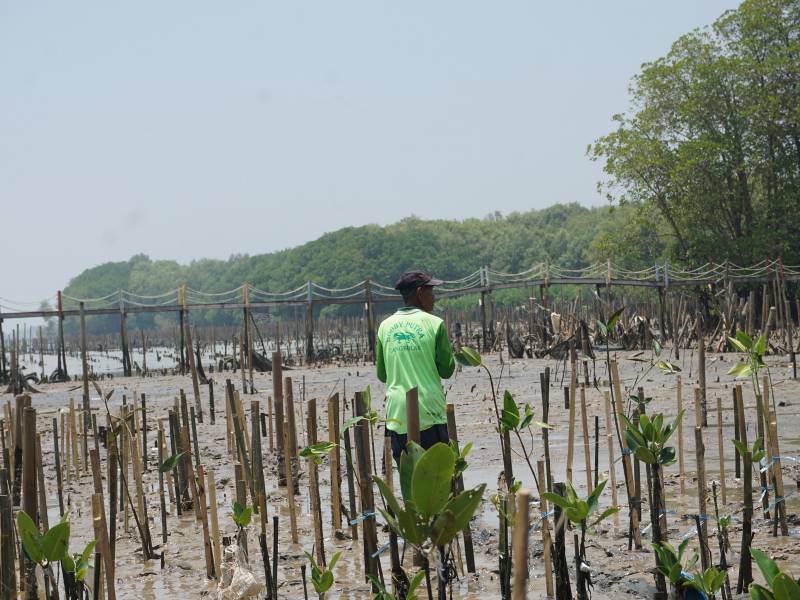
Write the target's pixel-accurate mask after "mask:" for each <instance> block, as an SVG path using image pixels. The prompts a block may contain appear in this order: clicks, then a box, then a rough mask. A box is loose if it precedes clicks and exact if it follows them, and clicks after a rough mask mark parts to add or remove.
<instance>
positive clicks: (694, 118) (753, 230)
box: [589, 0, 800, 266]
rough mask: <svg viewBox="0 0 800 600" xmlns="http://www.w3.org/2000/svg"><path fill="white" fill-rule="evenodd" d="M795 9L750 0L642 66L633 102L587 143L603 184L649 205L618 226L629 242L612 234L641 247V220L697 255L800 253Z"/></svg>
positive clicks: (662, 239) (653, 235) (741, 257)
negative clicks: (605, 132)
mask: <svg viewBox="0 0 800 600" xmlns="http://www.w3.org/2000/svg"><path fill="white" fill-rule="evenodd" d="M798 19H800V8H798V5H797V3H796V2H793V1H789V0H747V1H745V2H742V3H741V4H740V5H739V7H738V8H736V9H734V10H730V11H726V12H725V13H724V14H723V15H722V16H720V17H719V18H718V19H717V20H716V21H715V22H714V23H713V24H712V25H711V26H710V27H704V28H698V29H695V30H693V31H691V32H690V33H687V34H686V35H683V36H681V37H680V38H679V39H677V40H676V41H675V42H674V43H673V44H672V46H671V49H670V50H669V52H668V53H667V54H666V55H665V56H663V57H661V58H658V59H657V60H654V61H652V62H649V63H646V64H644V65H643V66H642V68H641V71H640V72H639V73H638V74H637V75H636V76H635V77H634V78H633V82H632V83H631V85H630V87H629V99H630V102H629V110H628V111H627V112H626V113H625V114H619V115H615V116H614V117H613V118H614V120H615V122H616V129H615V130H614V131H612V132H611V133H609V134H608V135H606V136H603V137H601V138H600V139H598V140H596V142H595V143H594V144H593V145H592V146H591V147H590V148H589V155H590V156H591V158H592V159H593V160H597V161H600V162H602V164H603V168H604V171H605V173H606V175H607V176H608V177H607V179H606V180H605V181H604V182H603V183H602V184H601V185H600V186H599V187H600V189H601V191H605V192H606V194H607V197H608V199H609V200H610V201H615V202H617V203H618V205H620V206H629V205H630V206H634V207H636V208H638V209H640V211H641V214H640V215H639V217H640V219H635V220H632V221H631V225H632V226H631V227H626V228H625V229H630V231H624V229H623V231H622V233H626V234H627V236H633V238H634V239H633V240H632V243H631V240H630V238H629V237H624V238H622V239H621V241H617V237H616V236H614V235H613V232H612V233H611V235H608V236H606V238H605V243H608V244H610V245H611V247H612V248H614V249H616V250H617V251H619V249H620V246H621V247H622V248H623V249H624V248H627V247H633V248H636V247H637V245H636V236H637V234H640V232H641V231H642V225H641V224H640V223H641V221H644V222H649V225H650V226H649V228H647V229H646V230H644V231H647V233H646V234H645V235H644V237H645V239H647V242H648V243H649V244H652V245H654V246H655V247H656V251H658V250H659V249H661V248H664V249H665V250H666V252H668V253H669V255H670V256H671V257H672V258H673V259H675V260H680V261H684V262H686V263H689V264H691V265H694V266H698V265H700V264H702V263H704V262H706V261H719V262H721V261H723V260H725V259H730V258H732V257H735V259H736V262H737V263H739V264H751V263H755V262H757V261H759V260H762V259H763V257H765V256H770V257H774V256H782V257H783V259H784V260H785V261H786V262H787V264H797V260H798V257H800V231H798V230H797V229H796V228H795V227H794V226H793V224H794V223H797V221H798V216H800V204H798V202H797V196H798V191H800V177H799V175H800V146H798V145H797V142H796V141H797V139H798V116H797V106H800V86H797V85H795V84H794V82H796V81H798V78H799V77H800V67H799V66H798V65H799V64H800V63H798V60H797V56H798V50H799V48H798V43H797V23H798ZM789 82H792V83H791V84H790V83H789ZM609 238H610V239H609ZM615 243H616V244H617V245H616V246H614V244H615ZM629 244H630V245H629ZM623 253H624V252H623Z"/></svg>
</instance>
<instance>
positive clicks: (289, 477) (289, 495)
mask: <svg viewBox="0 0 800 600" xmlns="http://www.w3.org/2000/svg"><path fill="white" fill-rule="evenodd" d="M281 429H282V430H283V456H284V460H285V461H286V464H287V465H291V464H292V454H291V447H292V446H291V440H290V439H289V423H288V421H284V423H283V427H281ZM286 500H287V502H288V503H289V519H290V523H291V529H292V542H293V543H295V544H296V543H298V536H297V508H296V507H295V503H294V477H293V473H292V468H291V466H290V467H289V468H288V469H286Z"/></svg>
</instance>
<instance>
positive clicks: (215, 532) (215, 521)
mask: <svg viewBox="0 0 800 600" xmlns="http://www.w3.org/2000/svg"><path fill="white" fill-rule="evenodd" d="M206 477H207V481H208V483H207V485H206V489H207V490H208V503H209V505H210V507H211V539H212V541H213V543H214V573H215V574H216V576H217V577H221V576H222V548H221V547H220V539H219V516H218V514H217V486H216V485H215V483H214V469H209V470H208V473H207V474H206Z"/></svg>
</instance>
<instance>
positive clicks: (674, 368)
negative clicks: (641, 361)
mask: <svg viewBox="0 0 800 600" xmlns="http://www.w3.org/2000/svg"><path fill="white" fill-rule="evenodd" d="M656 366H657V367H658V368H659V370H660V371H661V372H662V373H665V374H667V375H674V374H675V373H680V372H681V368H680V367H679V366H678V365H676V364H675V363H671V362H670V361H668V360H660V361H658V363H656Z"/></svg>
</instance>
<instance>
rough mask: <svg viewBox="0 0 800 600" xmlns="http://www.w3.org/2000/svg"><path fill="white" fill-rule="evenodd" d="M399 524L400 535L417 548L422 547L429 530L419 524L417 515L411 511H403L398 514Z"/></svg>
mask: <svg viewBox="0 0 800 600" xmlns="http://www.w3.org/2000/svg"><path fill="white" fill-rule="evenodd" d="M397 524H398V525H399V527H400V535H401V536H402V537H403V538H404V539H405V540H406V541H407V542H408V543H409V544H413V545H415V546H419V545H421V544H422V543H423V542H424V541H425V539H426V538H427V535H426V534H427V530H426V528H424V527H420V526H419V525H418V524H417V514H416V512H414V511H413V510H411V509H406V510H401V511H400V512H399V513H397Z"/></svg>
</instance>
